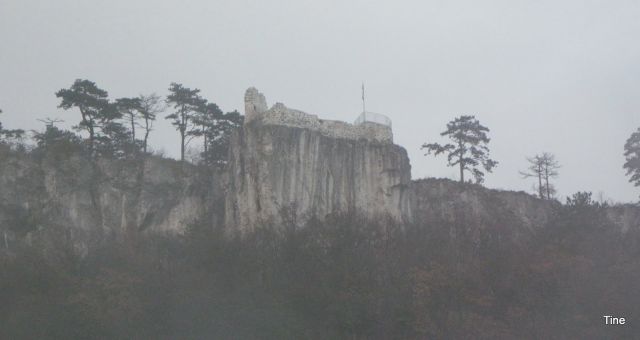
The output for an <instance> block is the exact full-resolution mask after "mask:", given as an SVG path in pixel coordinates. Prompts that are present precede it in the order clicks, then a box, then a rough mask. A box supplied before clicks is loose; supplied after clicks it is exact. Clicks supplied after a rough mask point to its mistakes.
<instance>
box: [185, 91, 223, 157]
mask: <svg viewBox="0 0 640 340" xmlns="http://www.w3.org/2000/svg"><path fill="white" fill-rule="evenodd" d="M199 104H200V105H199V106H198V110H197V111H196V115H195V116H194V118H193V123H194V124H195V125H196V128H195V129H194V130H193V131H192V132H191V135H192V136H195V137H203V146H204V152H203V154H204V155H206V154H207V153H208V146H209V137H210V136H211V134H212V133H211V132H212V130H215V129H216V127H217V126H216V125H217V123H218V121H220V120H221V118H222V116H223V114H222V110H220V108H219V107H218V105H217V104H215V103H207V101H206V100H205V99H203V100H201V101H200V103H199Z"/></svg>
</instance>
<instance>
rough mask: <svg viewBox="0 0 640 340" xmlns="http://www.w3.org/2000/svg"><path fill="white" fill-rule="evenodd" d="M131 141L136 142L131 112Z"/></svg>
mask: <svg viewBox="0 0 640 340" xmlns="http://www.w3.org/2000/svg"><path fill="white" fill-rule="evenodd" d="M131 142H133V144H135V143H136V125H135V119H134V117H133V113H132V114H131Z"/></svg>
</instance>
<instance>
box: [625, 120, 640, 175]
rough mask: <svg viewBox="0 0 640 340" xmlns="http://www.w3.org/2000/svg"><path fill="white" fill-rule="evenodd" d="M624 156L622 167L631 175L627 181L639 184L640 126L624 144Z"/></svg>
mask: <svg viewBox="0 0 640 340" xmlns="http://www.w3.org/2000/svg"><path fill="white" fill-rule="evenodd" d="M624 157H625V158H626V162H625V163H624V165H623V167H624V169H626V170H627V176H631V177H630V178H629V182H631V183H633V184H634V185H635V186H640V128H638V130H636V132H634V133H632V134H631V136H630V137H629V138H628V139H627V142H626V143H625V144H624Z"/></svg>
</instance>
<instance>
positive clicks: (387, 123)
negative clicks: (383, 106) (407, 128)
mask: <svg viewBox="0 0 640 340" xmlns="http://www.w3.org/2000/svg"><path fill="white" fill-rule="evenodd" d="M244 105H245V123H249V122H251V121H254V120H259V121H261V122H262V124H265V125H282V126H291V127H298V128H303V129H310V130H314V131H319V132H320V133H321V134H322V135H323V136H327V137H331V138H345V139H353V140H358V139H366V140H369V141H377V142H382V143H393V133H392V131H391V120H390V119H389V118H388V117H386V116H384V115H382V114H379V113H374V112H362V113H361V114H360V116H359V117H358V118H357V119H356V121H355V123H354V124H349V123H345V122H341V121H338V120H325V119H319V118H318V116H317V115H314V114H309V113H306V112H302V111H299V110H294V109H290V108H288V107H286V106H285V105H284V104H282V103H276V104H275V105H273V106H272V107H271V108H270V109H268V108H267V107H268V106H267V100H266V98H265V96H264V95H263V94H262V93H260V92H259V91H258V90H257V89H256V88H254V87H251V88H249V89H247V91H246V93H245V95H244Z"/></svg>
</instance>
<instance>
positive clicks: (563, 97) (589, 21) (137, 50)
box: [0, 0, 640, 201]
mask: <svg viewBox="0 0 640 340" xmlns="http://www.w3.org/2000/svg"><path fill="white" fill-rule="evenodd" d="M639 41H640V2H638V1H635V0H633V1H557V0H555V1H533V0H532V1H514V0H508V1H507V0H505V1H371V0H369V1H346V0H341V1H333V0H332V1H326V0H325V1H304V0H287V1H239V0H228V1H227V0H219V1H204V0H201V1H152V0H144V1H132V0H129V1H121V0H110V1H89V0H76V1H71V0H56V1H51V0H43V1H33V0H0V108H2V110H3V111H4V112H5V114H3V115H2V118H1V119H2V121H3V122H4V124H5V125H6V126H7V127H10V128H16V127H21V128H26V129H31V128H40V126H41V125H42V124H40V123H38V122H36V118H42V117H46V116H50V117H60V118H63V119H65V120H66V121H67V122H68V123H69V124H68V125H70V124H71V123H76V122H77V121H78V114H77V113H75V112H74V113H71V112H63V111H59V110H57V109H56V106H57V104H58V100H57V98H55V96H54V92H55V91H56V90H58V89H60V88H63V87H68V86H69V85H71V83H72V82H73V80H74V79H76V78H86V79H90V80H92V81H95V82H96V83H97V84H98V85H99V86H101V87H102V88H104V89H106V90H108V91H109V94H110V95H111V97H112V98H116V97H122V96H135V95H138V94H140V93H150V92H157V93H159V94H165V93H166V89H167V87H168V85H169V83H170V82H172V81H176V82H181V83H183V84H184V85H185V86H189V87H198V88H200V89H201V90H202V94H203V95H204V96H205V97H206V98H208V99H209V100H210V101H214V102H216V103H218V104H219V105H220V106H221V107H222V108H223V109H224V110H227V111H230V110H233V109H238V110H240V111H243V107H242V106H243V103H242V99H243V94H244V90H245V89H246V88H247V87H249V86H252V85H253V86H256V87H257V88H258V89H260V90H261V91H262V92H264V93H265V95H266V96H267V100H268V102H269V104H270V105H271V104H273V103H274V102H276V101H281V102H284V103H285V104H287V106H289V107H293V108H297V109H301V110H303V111H306V112H309V113H315V114H318V115H319V116H321V117H322V118H327V119H339V120H344V121H349V122H351V121H353V120H354V119H355V118H356V116H357V114H358V112H359V111H360V110H361V102H360V83H361V81H363V80H364V81H365V83H366V87H367V109H369V110H371V111H374V112H380V113H385V114H387V115H388V116H389V117H390V118H391V119H392V120H393V125H394V134H395V141H396V143H398V144H400V145H402V146H404V147H405V148H406V149H407V151H408V152H409V156H410V158H411V163H412V166H413V177H414V178H419V177H424V176H434V177H454V176H455V175H456V171H455V169H452V168H447V167H445V166H444V164H445V159H444V157H442V158H433V157H429V158H427V157H424V156H423V155H422V154H423V153H422V152H421V151H420V149H419V147H420V145H421V144H422V143H423V142H425V141H440V137H439V133H440V132H441V131H443V129H444V127H445V124H446V123H447V121H449V120H450V119H451V118H453V117H454V116H456V115H460V114H475V115H476V117H477V118H479V119H480V121H481V122H482V123H483V124H484V125H487V126H488V127H489V128H491V134H490V135H491V137H492V142H491V144H490V146H491V148H492V156H493V158H495V159H496V160H498V161H499V162H500V165H499V167H498V168H497V169H496V171H495V172H494V173H493V174H489V175H488V176H487V179H486V185H487V186H489V187H494V188H504V189H513V190H525V191H531V186H532V181H531V180H522V179H521V178H520V176H519V175H518V170H522V169H524V168H525V167H526V161H525V159H524V158H525V156H527V155H532V154H535V153H537V152H541V151H549V152H553V153H555V154H556V156H557V158H558V160H559V161H560V162H561V163H562V165H563V167H562V169H561V170H560V175H561V176H560V178H559V179H558V182H557V186H558V189H559V191H560V194H562V195H566V194H569V193H572V192H575V191H577V190H590V191H593V192H594V194H597V193H598V192H599V191H603V192H604V195H605V196H606V197H608V198H612V199H614V200H616V201H631V200H635V199H636V198H637V196H638V193H639V192H640V190H639V189H636V188H634V187H633V186H632V185H631V184H629V183H628V182H627V178H626V177H625V176H624V170H623V169H622V164H623V162H624V158H623V156H622V151H623V145H624V142H625V140H626V138H627V137H628V136H629V135H630V134H631V133H632V132H633V131H634V130H635V129H636V128H637V127H638V126H640V114H639V112H638V111H639V108H640V95H639V93H638V92H639V91H640V44H639V43H638V42H639ZM152 143H153V145H154V146H155V147H156V148H164V149H165V150H167V152H168V153H169V154H170V155H176V154H177V153H178V149H179V147H178V137H177V133H176V132H175V131H174V130H172V129H171V127H170V126H169V124H168V123H167V122H164V121H163V122H161V123H159V124H158V129H157V131H155V135H153V137H152Z"/></svg>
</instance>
